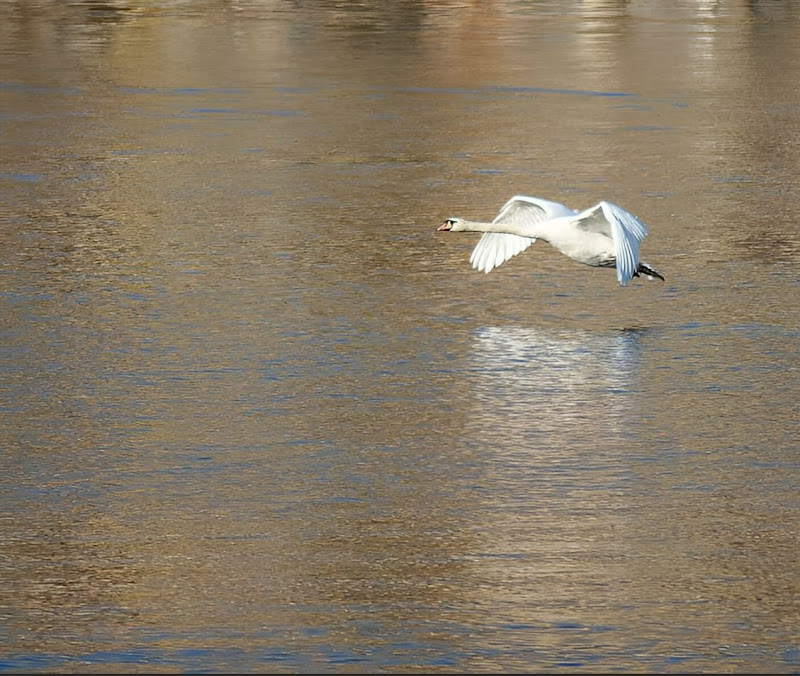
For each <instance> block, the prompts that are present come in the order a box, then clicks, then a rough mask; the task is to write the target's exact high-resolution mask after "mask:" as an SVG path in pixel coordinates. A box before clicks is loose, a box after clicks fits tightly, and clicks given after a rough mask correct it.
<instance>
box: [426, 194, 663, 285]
mask: <svg viewBox="0 0 800 676" xmlns="http://www.w3.org/2000/svg"><path fill="white" fill-rule="evenodd" d="M438 229H439V230H451V231H453V232H482V233H484V234H483V236H482V237H481V238H480V240H479V241H478V244H477V245H476V246H475V249H473V251H472V255H471V256H470V258H469V262H470V263H472V267H473V268H475V269H476V270H482V271H484V272H491V271H492V270H493V269H494V268H496V267H498V266H499V265H502V264H503V263H505V262H506V261H507V260H508V259H509V258H512V257H513V256H516V255H517V254H518V253H520V252H522V251H525V249H527V248H528V247H529V246H530V245H531V244H533V243H534V242H535V241H536V240H537V239H542V240H544V241H545V242H549V243H550V244H551V245H552V246H554V247H555V248H556V249H558V250H559V251H560V252H561V253H563V254H565V255H567V256H569V257H570V258H571V259H572V260H575V261H578V262H579V263H584V264H586V265H591V266H592V267H600V268H616V269H617V281H619V284H620V286H625V285H626V284H627V283H628V282H629V281H630V279H631V278H632V277H638V276H639V275H640V274H644V275H646V276H647V277H648V278H649V279H652V278H653V277H658V278H659V279H661V280H663V279H664V278H663V277H662V276H661V274H659V273H658V272H657V271H656V270H655V269H654V268H653V267H651V266H650V265H648V264H647V263H644V262H642V261H640V260H639V242H641V241H642V240H643V239H644V237H645V235H646V234H647V228H645V226H644V224H643V223H641V222H640V221H639V220H638V219H637V218H636V217H635V216H634V215H633V214H630V213H628V212H627V211H625V209H623V208H621V207H618V206H617V205H616V204H611V202H599V203H598V204H596V205H595V206H593V207H590V208H589V209H585V210H584V211H581V212H578V211H576V210H574V209H570V208H569V207H567V206H564V205H563V204H559V203H558V202H551V201H549V200H544V199H540V198H538V197H526V196H525V195H515V196H514V197H512V198H511V199H510V200H508V202H506V203H505V204H504V205H503V208H502V209H500V213H499V214H497V217H496V218H495V219H494V220H493V221H492V222H491V223H483V222H480V221H468V220H465V219H463V218H448V219H447V220H446V221H445V222H444V223H443V224H442V225H441V226H439V228H438Z"/></svg>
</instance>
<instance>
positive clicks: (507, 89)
mask: <svg viewBox="0 0 800 676" xmlns="http://www.w3.org/2000/svg"><path fill="white" fill-rule="evenodd" d="M397 91H400V92H409V93H416V94H485V93H487V92H504V93H510V94H568V95H577V96H602V97H626V96H636V94H631V93H629V92H604V91H598V90H592V89H559V88H553V87H512V86H500V85H498V86H495V87H485V88H482V89H466V88H462V87H398V88H397Z"/></svg>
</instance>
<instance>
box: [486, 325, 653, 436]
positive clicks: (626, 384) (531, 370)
mask: <svg viewBox="0 0 800 676" xmlns="http://www.w3.org/2000/svg"><path fill="white" fill-rule="evenodd" d="M643 332H644V331H643V330H642V329H629V330H624V331H614V332H610V331H607V330H606V331H602V332H592V331H588V330H573V331H567V330H548V329H540V328H527V327H517V326H510V327H509V326H502V327H501V326H488V327H481V328H479V329H477V330H476V331H475V333H474V340H473V349H472V352H471V358H470V359H471V368H470V372H471V376H472V381H473V382H472V388H471V389H472V394H473V397H474V406H475V408H476V409H477V412H479V415H478V416H476V417H475V418H474V419H473V420H472V421H471V424H474V425H475V426H477V427H478V428H480V430H481V435H482V436H488V437H489V439H491V440H492V441H493V442H494V443H497V442H499V441H502V440H505V441H506V442H513V441H518V442H519V441H524V442H526V445H529V444H530V442H531V441H534V440H536V439H537V438H538V439H539V440H540V441H545V439H546V440H547V444H546V445H547V446H549V447H552V446H553V445H554V444H555V445H556V446H559V447H561V446H564V445H566V444H568V445H570V446H574V445H575V444H588V445H589V446H590V447H591V446H594V445H596V444H597V443H598V442H601V441H608V440H612V439H617V440H619V439H620V438H621V436H624V434H625V433H626V428H627V424H626V422H627V421H628V420H630V417H631V416H632V415H635V407H634V406H633V400H634V395H635V388H636V371H637V365H638V363H639V347H640V339H641V336H642V335H643ZM489 439H487V441H488V440H489Z"/></svg>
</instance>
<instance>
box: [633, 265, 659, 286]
mask: <svg viewBox="0 0 800 676" xmlns="http://www.w3.org/2000/svg"><path fill="white" fill-rule="evenodd" d="M640 274H642V275H647V276H648V277H649V278H650V279H653V277H658V278H659V279H660V280H661V281H662V282H663V281H666V280H665V279H664V278H663V277H662V276H661V274H660V273H659V272H657V271H656V270H654V269H653V268H651V267H650V266H649V265H648V264H647V263H639V269H638V270H637V271H636V272H634V273H633V276H634V277H638V276H639V275H640Z"/></svg>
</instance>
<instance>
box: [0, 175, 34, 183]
mask: <svg viewBox="0 0 800 676" xmlns="http://www.w3.org/2000/svg"><path fill="white" fill-rule="evenodd" d="M0 179H5V180H7V181H20V182H22V183H38V182H39V181H41V180H42V177H41V175H40V174H0Z"/></svg>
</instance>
